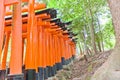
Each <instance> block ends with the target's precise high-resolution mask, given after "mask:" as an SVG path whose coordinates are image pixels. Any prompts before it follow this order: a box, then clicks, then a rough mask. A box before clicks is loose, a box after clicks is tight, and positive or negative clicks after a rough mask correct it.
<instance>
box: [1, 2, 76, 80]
mask: <svg viewBox="0 0 120 80" xmlns="http://www.w3.org/2000/svg"><path fill="white" fill-rule="evenodd" d="M24 2H28V5H26V6H25V7H22V6H21V4H22V3H24ZM11 5H13V8H12V10H11V9H10V7H11ZM0 8H1V9H0V80H45V79H48V78H49V77H52V76H54V75H55V74H56V72H57V71H58V70H61V69H62V68H63V65H68V64H69V63H70V62H71V61H72V60H73V59H74V57H75V48H76V47H75V46H76V45H75V43H76V38H74V36H76V34H74V33H72V32H71V30H70V29H68V28H67V26H68V25H71V23H72V22H71V21H70V22H62V21H61V19H59V18H57V17H56V16H57V11H56V10H55V9H54V8H46V5H45V4H44V3H35V1H34V0H1V1H0ZM9 42H10V43H11V44H9ZM9 45H10V48H11V51H10V60H9V61H7V57H8V56H9V54H8V48H9V47H8V46H9Z"/></svg>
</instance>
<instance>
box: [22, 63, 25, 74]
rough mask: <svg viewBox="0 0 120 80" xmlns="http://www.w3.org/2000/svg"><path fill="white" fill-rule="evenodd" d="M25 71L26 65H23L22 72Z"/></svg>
mask: <svg viewBox="0 0 120 80" xmlns="http://www.w3.org/2000/svg"><path fill="white" fill-rule="evenodd" d="M24 72H25V65H23V66H22V73H24Z"/></svg>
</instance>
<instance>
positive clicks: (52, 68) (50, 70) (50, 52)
mask: <svg viewBox="0 0 120 80" xmlns="http://www.w3.org/2000/svg"><path fill="white" fill-rule="evenodd" d="M52 27H55V26H50V28H48V29H46V30H45V31H46V37H47V39H46V40H47V46H48V47H47V50H48V52H47V54H48V57H47V58H48V59H47V69H48V77H51V76H54V75H55V74H56V72H55V66H54V65H55V63H54V58H55V56H54V46H53V41H52V40H53V36H52V32H53V31H56V30H58V29H52Z"/></svg>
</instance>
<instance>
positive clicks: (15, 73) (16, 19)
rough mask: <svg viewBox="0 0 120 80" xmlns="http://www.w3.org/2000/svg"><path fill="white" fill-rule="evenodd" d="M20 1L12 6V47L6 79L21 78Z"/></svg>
mask: <svg viewBox="0 0 120 80" xmlns="http://www.w3.org/2000/svg"><path fill="white" fill-rule="evenodd" d="M21 3H22V2H21V0H18V4H15V5H14V6H13V27H12V48H11V57H10V74H9V75H8V80H23V74H22V16H21ZM16 44H17V45H16Z"/></svg>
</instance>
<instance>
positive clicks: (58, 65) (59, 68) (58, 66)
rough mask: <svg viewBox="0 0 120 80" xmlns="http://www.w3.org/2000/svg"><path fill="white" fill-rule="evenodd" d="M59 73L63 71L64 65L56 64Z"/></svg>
mask: <svg viewBox="0 0 120 80" xmlns="http://www.w3.org/2000/svg"><path fill="white" fill-rule="evenodd" d="M56 68H57V71H58V70H61V69H63V65H62V63H56Z"/></svg>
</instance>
